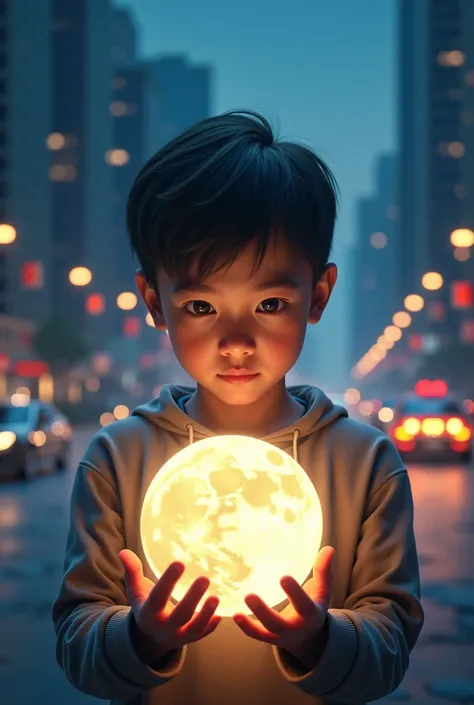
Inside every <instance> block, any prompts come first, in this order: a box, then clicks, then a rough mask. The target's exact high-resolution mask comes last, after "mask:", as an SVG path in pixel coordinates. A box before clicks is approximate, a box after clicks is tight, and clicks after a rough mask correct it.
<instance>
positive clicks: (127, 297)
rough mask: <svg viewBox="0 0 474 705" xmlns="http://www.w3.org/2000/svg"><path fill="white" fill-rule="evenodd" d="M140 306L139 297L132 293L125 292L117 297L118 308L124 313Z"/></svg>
mask: <svg viewBox="0 0 474 705" xmlns="http://www.w3.org/2000/svg"><path fill="white" fill-rule="evenodd" d="M137 304H138V297H137V295H136V294H134V293H133V292H132V291H124V292H123V293H121V294H119V295H118V296H117V306H118V307H119V308H120V309H122V311H132V310H133V309H134V308H135V307H136V305H137Z"/></svg>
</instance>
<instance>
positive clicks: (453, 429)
mask: <svg viewBox="0 0 474 705" xmlns="http://www.w3.org/2000/svg"><path fill="white" fill-rule="evenodd" d="M446 431H447V432H448V433H449V435H450V436H453V437H454V440H456V441H459V442H460V443H463V442H464V441H468V440H470V438H471V436H472V431H471V429H470V428H469V426H466V424H465V423H464V421H463V420H462V419H460V418H456V417H454V416H453V418H451V419H448V420H447V421H446Z"/></svg>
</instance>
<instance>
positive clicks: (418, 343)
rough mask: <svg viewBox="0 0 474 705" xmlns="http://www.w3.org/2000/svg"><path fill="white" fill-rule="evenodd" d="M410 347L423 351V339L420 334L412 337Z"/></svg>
mask: <svg viewBox="0 0 474 705" xmlns="http://www.w3.org/2000/svg"><path fill="white" fill-rule="evenodd" d="M408 345H409V346H410V348H411V349H412V350H421V349H422V347H423V337H422V336H421V335H419V334H418V333H415V334H414V335H411V336H410V338H409V341H408Z"/></svg>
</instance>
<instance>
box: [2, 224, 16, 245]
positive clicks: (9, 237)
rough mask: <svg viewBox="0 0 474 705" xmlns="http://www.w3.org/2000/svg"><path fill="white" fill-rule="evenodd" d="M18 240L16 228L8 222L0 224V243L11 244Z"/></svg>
mask: <svg viewBox="0 0 474 705" xmlns="http://www.w3.org/2000/svg"><path fill="white" fill-rule="evenodd" d="M15 240H16V230H15V228H14V227H13V225H9V224H8V223H2V224H0V245H11V243H12V242H15Z"/></svg>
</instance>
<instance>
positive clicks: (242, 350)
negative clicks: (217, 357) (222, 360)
mask: <svg viewBox="0 0 474 705" xmlns="http://www.w3.org/2000/svg"><path fill="white" fill-rule="evenodd" d="M219 352H220V353H221V355H225V356H228V357H241V356H242V355H252V354H253V353H254V352H255V340H254V339H253V338H252V337H251V336H250V335H247V334H245V333H238V334H233V335H226V336H225V337H223V338H222V339H221V341H220V343H219Z"/></svg>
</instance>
